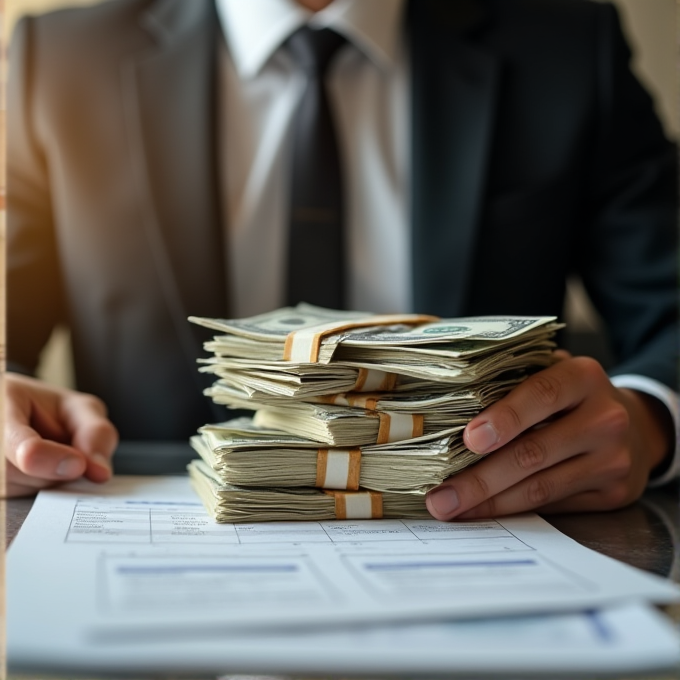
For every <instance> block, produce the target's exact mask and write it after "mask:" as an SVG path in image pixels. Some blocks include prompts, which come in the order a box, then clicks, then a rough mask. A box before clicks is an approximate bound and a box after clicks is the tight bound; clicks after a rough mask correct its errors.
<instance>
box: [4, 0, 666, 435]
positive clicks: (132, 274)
mask: <svg viewBox="0 0 680 680" xmlns="http://www.w3.org/2000/svg"><path fill="white" fill-rule="evenodd" d="M404 31H405V33H406V34H407V35H408V40H409V41H410V50H411V54H412V120H413V129H412V172H411V177H412V197H413V208H412V233H413V237H412V238H413V241H412V254H413V260H412V261H413V269H414V282H415V283H414V285H415V291H414V295H415V307H416V309H417V311H419V312H426V313H434V314H439V315H441V316H460V315H466V314H495V313H514V314H557V315H559V314H561V311H562V306H563V298H564V292H565V278H566V277H567V275H568V274H570V273H571V272H578V273H580V274H581V275H582V277H583V279H584V281H585V283H586V286H587V288H588V290H589V292H590V294H591V296H592V298H593V300H594V302H595V303H596V305H597V307H598V308H599V310H600V312H601V313H602V315H603V316H604V318H605V320H606V322H607V324H608V329H609V332H610V336H611V340H612V345H613V348H614V351H615V354H616V357H617V361H618V364H617V368H616V371H618V372H622V371H625V372H635V373H639V374H642V375H648V376H651V377H653V378H656V379H658V380H661V381H662V382H664V383H666V384H668V385H672V386H674V384H675V377H676V362H677V345H678V341H677V335H676V333H677V326H676V323H677V304H676V290H677V288H676V271H677V264H676V251H677V246H676V228H675V193H676V191H675V177H674V153H673V150H672V148H671V146H670V145H669V143H668V142H667V141H666V140H665V139H664V137H663V135H662V132H661V130H660V126H659V123H658V122H657V120H656V118H655V117H654V114H653V111H652V104H651V101H650V99H649V97H648V96H647V95H646V94H645V93H644V91H643V90H642V89H641V87H640V86H639V84H638V83H637V82H636V81H635V79H634V78H633V77H632V76H631V74H630V72H629V70H628V68H627V59H628V56H629V54H628V50H627V48H626V46H625V44H624V41H623V39H622V36H621V33H620V29H619V26H618V21H617V17H616V14H615V12H614V10H613V9H612V8H611V7H610V6H607V5H601V4H598V3H590V2H586V1H584V0H549V1H548V0H457V1H456V2H451V0H439V1H438V0H412V1H411V2H410V4H409V6H408V12H407V16H406V17H405V26H404ZM220 35H221V33H220V27H219V24H218V21H217V17H216V13H215V8H214V6H213V3H212V1H211V0H190V1H187V0H115V1H113V2H105V3H103V4H100V5H96V6H93V7H89V8H85V9H77V10H67V11H60V12H55V13H52V14H49V15H47V16H43V17H40V18H35V19H27V20H24V21H23V22H21V23H20V24H19V26H18V28H17V30H16V34H15V37H14V40H13V43H12V49H11V55H10V67H11V72H10V87H9V113H8V145H9V151H8V157H9V161H8V182H9V187H8V189H9V196H8V209H9V230H8V239H9V265H8V351H9V358H10V361H14V362H16V365H21V366H23V367H24V368H25V369H27V370H32V369H33V368H34V366H35V364H36V361H37V357H38V353H39V351H40V348H41V347H42V346H43V344H44V342H45V341H46V339H47V338H48V336H49V333H50V331H51V329H52V327H53V325H54V324H55V323H58V322H64V323H66V324H68V325H69V326H70V328H71V329H72V338H73V344H74V351H75V362H76V364H75V365H76V372H77V380H78V386H79V387H80V388H81V389H83V390H87V391H91V392H93V393H95V394H98V395H99V396H101V397H102V398H103V399H104V400H105V401H106V402H107V404H108V406H109V409H110V415H111V417H112V419H113V421H114V422H115V423H116V425H117V426H118V427H119V428H120V431H121V435H122V437H123V438H127V439H146V438H151V439H170V438H185V437H187V436H188V435H189V434H190V433H192V432H193V431H194V430H195V428H196V427H197V426H198V425H200V424H202V423H204V422H206V421H208V420H211V419H217V418H223V417H224V413H223V412H222V413H215V411H214V410H213V411H211V409H212V408H213V407H212V405H210V404H209V403H208V400H207V399H206V398H205V397H203V396H202V395H201V389H202V387H203V386H204V384H205V383H203V382H202V377H199V375H198V373H197V370H196V364H195V360H196V357H198V356H199V355H200V354H201V353H202V352H201V336H200V332H199V331H198V330H196V329H194V328H192V327H191V326H190V325H189V324H188V323H187V321H186V317H187V316H188V315H189V314H196V315H202V316H228V315H229V309H228V307H227V303H226V298H227V295H226V284H225V281H226V276H225V267H224V258H223V225H222V224H221V213H220V201H219V187H220V181H221V180H220V172H219V164H218V159H217V156H216V149H217V144H216V142H215V135H216V127H217V122H216V119H215V118H216V116H215V112H216V97H215V90H216V87H215V85H216V63H217V49H216V48H217V45H218V40H220V39H221V38H220Z"/></svg>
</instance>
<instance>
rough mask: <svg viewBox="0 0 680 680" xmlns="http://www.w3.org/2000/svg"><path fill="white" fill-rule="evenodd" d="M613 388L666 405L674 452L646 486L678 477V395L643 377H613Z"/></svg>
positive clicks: (679, 459) (679, 423) (679, 407)
mask: <svg viewBox="0 0 680 680" xmlns="http://www.w3.org/2000/svg"><path fill="white" fill-rule="evenodd" d="M611 382H612V384H613V385H614V386H615V387H626V388H628V389H631V390H637V391H638V392H644V393H645V394H649V395H651V396H652V397H656V398H657V399H658V400H659V401H661V402H662V403H663V404H665V405H666V408H667V409H668V410H669V411H670V414H671V417H672V418H673V425H674V426H675V451H674V452H673V454H672V456H673V457H672V459H671V462H670V464H669V465H668V466H667V467H666V469H665V470H664V471H663V473H662V474H660V475H659V476H658V477H654V478H653V479H650V480H649V483H648V486H650V487H654V486H661V485H663V484H666V483H668V482H670V481H671V480H673V479H675V478H676V477H678V475H679V474H680V395H678V394H677V392H674V391H673V390H672V389H671V388H670V387H666V385H664V384H663V383H660V382H659V381H658V380H654V379H652V378H647V377H646V376H644V375H633V374H630V375H615V376H613V377H612V378H611Z"/></svg>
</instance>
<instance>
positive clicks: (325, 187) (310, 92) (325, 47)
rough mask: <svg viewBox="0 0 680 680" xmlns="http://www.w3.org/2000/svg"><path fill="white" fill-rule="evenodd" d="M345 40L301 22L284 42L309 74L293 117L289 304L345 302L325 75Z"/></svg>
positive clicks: (337, 178) (334, 145) (338, 186)
mask: <svg viewBox="0 0 680 680" xmlns="http://www.w3.org/2000/svg"><path fill="white" fill-rule="evenodd" d="M344 42H345V40H344V38H343V37H342V36H340V35H338V34H337V33H335V32H334V31H331V30H330V29H322V30H314V29H311V28H308V27H306V26H305V27H303V28H301V29H300V30H298V31H297V32H296V33H294V34H293V35H292V36H291V37H290V38H289V39H288V42H287V46H288V49H289V52H290V54H291V56H292V57H293V59H294V61H295V63H296V64H297V65H298V67H299V68H300V69H301V70H302V71H303V72H304V74H305V76H306V77H307V85H306V88H305V92H304V95H303V97H302V101H301V102H300V105H299V108H298V110H297V111H296V113H295V119H294V122H293V162H292V186H291V206H290V223H289V229H290V231H289V236H288V290H287V303H288V304H290V305H295V304H297V303H298V302H302V301H304V302H310V303H312V304H316V305H320V306H322V307H331V308H335V309H342V308H343V307H344V270H345V239H344V234H343V222H344V220H343V197H342V171H341V167H340V155H339V151H338V142H337V138H336V134H335V126H334V124H333V117H332V113H331V110H330V106H329V102H328V96H327V93H326V88H325V86H324V78H325V75H326V72H327V70H328V65H329V64H330V63H331V61H332V59H333V56H334V55H335V54H336V52H337V50H338V48H339V47H340V46H341V45H343V44H344Z"/></svg>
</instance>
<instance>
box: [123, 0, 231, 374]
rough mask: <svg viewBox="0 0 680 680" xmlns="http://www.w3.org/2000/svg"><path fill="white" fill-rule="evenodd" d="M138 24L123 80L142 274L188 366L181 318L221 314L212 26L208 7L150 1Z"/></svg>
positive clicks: (195, 350)
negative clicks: (144, 257) (163, 307)
mask: <svg viewBox="0 0 680 680" xmlns="http://www.w3.org/2000/svg"><path fill="white" fill-rule="evenodd" d="M142 25H143V27H144V29H145V30H146V31H147V32H148V33H149V34H150V36H151V38H152V42H150V48H149V49H148V50H145V51H144V52H142V53H140V54H137V55H136V56H135V57H134V58H132V59H130V60H128V61H126V62H124V63H123V64H122V72H121V75H122V87H123V102H124V105H125V107H126V111H125V116H126V126H127V131H128V135H129V147H130V153H131V155H132V161H133V163H132V168H133V172H134V174H135V177H134V181H135V184H136V186H137V187H138V193H139V201H140V207H141V212H142V222H143V225H144V229H145V230H146V234H147V238H148V242H149V246H150V250H151V253H152V260H153V261H152V262H150V263H149V265H150V266H153V267H155V268H156V270H157V273H158V277H159V280H160V284H161V287H162V290H163V295H164V297H165V301H166V304H167V305H168V308H169V310H170V313H171V316H172V318H173V321H174V324H175V327H176V329H177V333H178V336H179V339H180V342H181V344H182V347H183V349H184V351H185V353H186V354H187V358H188V359H189V360H190V361H191V362H192V365H194V366H195V360H196V357H197V356H199V353H200V349H201V348H200V340H199V338H198V336H197V334H196V333H195V332H194V330H193V329H192V328H191V327H190V325H189V324H188V322H187V316H188V315H189V314H196V315H204V316H224V315H225V313H226V291H225V276H224V264H223V248H222V242H223V237H222V229H221V219H220V218H221V215H220V203H219V198H218V195H219V194H218V186H217V181H218V180H217V177H218V173H217V166H218V164H217V144H216V141H215V137H216V134H215V132H216V131H215V123H216V122H215V111H216V106H215V96H216V94H215V90H216V87H215V86H216V80H215V79H216V77H217V76H216V59H217V56H216V55H217V50H216V41H217V36H218V29H219V25H218V22H217V18H216V16H215V10H214V5H213V2H212V0H191V1H190V2H187V1H186V0H165V1H163V2H156V3H154V4H153V5H152V6H151V8H150V9H149V11H148V12H147V14H146V15H144V17H143V20H142ZM194 371H195V368H194Z"/></svg>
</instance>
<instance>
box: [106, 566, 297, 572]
mask: <svg viewBox="0 0 680 680" xmlns="http://www.w3.org/2000/svg"><path fill="white" fill-rule="evenodd" d="M116 571H117V572H118V573H119V574H180V573H186V572H225V573H233V572H249V573H255V572H259V573H262V572H286V573H291V572H295V571H298V567H297V565H295V564H281V565H262V566H258V565H239V566H229V565H215V566H209V565H197V566H181V565H177V566H168V567H132V566H122V567H117V568H116Z"/></svg>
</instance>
